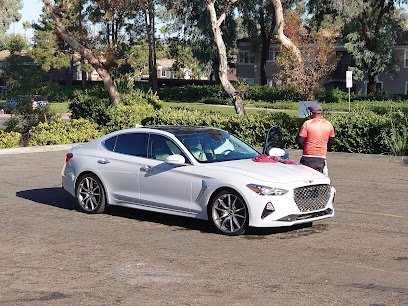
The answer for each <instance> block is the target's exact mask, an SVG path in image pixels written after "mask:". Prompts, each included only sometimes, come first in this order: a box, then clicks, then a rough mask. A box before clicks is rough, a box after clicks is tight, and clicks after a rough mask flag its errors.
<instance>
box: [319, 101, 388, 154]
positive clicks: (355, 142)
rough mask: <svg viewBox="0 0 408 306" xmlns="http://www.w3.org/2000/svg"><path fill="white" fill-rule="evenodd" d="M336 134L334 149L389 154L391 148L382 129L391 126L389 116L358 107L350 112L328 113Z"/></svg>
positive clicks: (327, 115) (327, 116)
mask: <svg viewBox="0 0 408 306" xmlns="http://www.w3.org/2000/svg"><path fill="white" fill-rule="evenodd" d="M325 117H326V118H327V119H328V120H329V121H330V122H331V123H332V124H333V126H334V131H335V134H336V137H335V142H334V146H333V150H334V151H337V152H349V153H366V154H388V153H390V148H389V146H388V145H387V144H386V142H385V141H384V137H383V134H382V131H383V130H385V129H387V128H388V127H389V126H390V120H389V117H388V116H383V115H379V114H376V113H374V112H372V111H370V110H366V109H364V108H357V109H355V110H353V111H352V112H351V113H349V114H334V113H333V114H326V116H325Z"/></svg>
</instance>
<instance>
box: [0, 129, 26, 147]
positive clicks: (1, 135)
mask: <svg viewBox="0 0 408 306" xmlns="http://www.w3.org/2000/svg"><path fill="white" fill-rule="evenodd" d="M21 137H22V135H21V134H20V133H17V132H5V131H3V130H0V148H1V149H3V148H15V147H18V146H19V145H20V142H21Z"/></svg>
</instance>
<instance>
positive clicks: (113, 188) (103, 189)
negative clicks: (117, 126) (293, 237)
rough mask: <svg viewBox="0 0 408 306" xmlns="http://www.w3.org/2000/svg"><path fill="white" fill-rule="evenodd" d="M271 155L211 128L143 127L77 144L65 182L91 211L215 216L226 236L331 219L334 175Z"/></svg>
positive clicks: (70, 154)
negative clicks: (118, 209)
mask: <svg viewBox="0 0 408 306" xmlns="http://www.w3.org/2000/svg"><path fill="white" fill-rule="evenodd" d="M271 135H272V137H275V136H274V135H276V134H273V133H268V137H271ZM270 143H271V140H268V139H267V141H266V145H268V144H270ZM269 152H271V154H272V152H273V154H274V156H275V157H268V156H267V155H261V154H259V153H258V152H257V151H256V150H255V149H253V148H252V147H250V146H249V145H247V144H246V143H244V142H243V141H241V140H239V139H238V138H236V137H234V136H232V135H231V134H229V133H227V132H225V131H223V130H220V129H217V128H212V127H185V126H152V127H138V128H133V129H127V130H121V131H117V132H113V133H111V134H107V135H105V136H102V137H100V138H98V139H96V140H93V141H91V142H89V143H85V144H80V145H75V146H73V147H72V148H71V150H70V151H69V152H68V153H67V154H66V159H65V164H64V166H63V169H62V186H63V188H64V189H65V190H66V191H68V192H69V193H70V194H71V195H73V196H74V197H76V199H77V202H78V206H79V209H80V210H81V211H83V212H86V213H101V212H103V211H104V210H105V207H106V205H108V204H110V205H119V206H126V207H131V208H138V209H144V210H149V211H155V212H161V213H166V214H173V215H179V216H185V217H191V218H197V219H204V220H209V221H210V222H211V224H212V225H213V226H214V229H215V230H216V231H218V232H220V233H222V234H226V235H239V234H243V233H244V232H245V230H246V229H247V227H249V226H253V227H280V226H291V225H295V224H300V223H311V222H314V221H317V220H321V219H325V218H329V217H332V216H333V214H334V210H333V200H334V195H335V189H334V187H332V186H331V182H330V178H328V177H326V176H324V175H323V174H321V173H320V172H317V171H315V170H313V169H312V168H309V167H306V166H303V165H301V164H298V163H295V162H293V161H290V160H287V159H286V160H285V159H282V158H280V157H283V156H284V155H285V151H284V150H281V149H279V148H271V150H270V151H269ZM277 155H279V156H280V157H277Z"/></svg>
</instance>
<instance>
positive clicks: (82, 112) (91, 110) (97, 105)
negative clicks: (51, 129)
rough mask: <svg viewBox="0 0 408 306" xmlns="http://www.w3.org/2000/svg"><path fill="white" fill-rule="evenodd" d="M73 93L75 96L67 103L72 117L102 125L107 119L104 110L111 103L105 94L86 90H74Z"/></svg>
mask: <svg viewBox="0 0 408 306" xmlns="http://www.w3.org/2000/svg"><path fill="white" fill-rule="evenodd" d="M74 95H75V98H74V99H73V100H72V102H71V104H70V105H69V110H70V111H71V118H72V119H79V118H85V119H88V120H92V121H95V122H96V123H98V125H102V126H103V125H105V124H106V123H107V122H108V121H109V118H107V116H106V110H107V108H108V107H109V106H110V105H111V104H112V103H111V101H110V100H109V97H107V95H103V94H98V93H95V92H94V91H88V90H86V91H85V92H83V91H79V90H78V91H75V93H74Z"/></svg>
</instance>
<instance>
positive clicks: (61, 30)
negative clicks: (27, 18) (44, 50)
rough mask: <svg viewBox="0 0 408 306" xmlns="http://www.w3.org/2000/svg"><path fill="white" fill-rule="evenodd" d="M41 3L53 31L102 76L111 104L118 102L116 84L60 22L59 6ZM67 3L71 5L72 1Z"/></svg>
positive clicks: (48, 2) (90, 53) (91, 54)
mask: <svg viewBox="0 0 408 306" xmlns="http://www.w3.org/2000/svg"><path fill="white" fill-rule="evenodd" d="M43 3H44V6H45V8H46V10H47V12H48V13H49V14H50V15H51V17H52V19H53V21H54V26H55V28H54V32H55V33H56V34H57V35H58V36H59V37H61V39H63V40H64V41H65V42H66V43H67V44H68V45H70V46H71V48H72V49H74V50H76V51H77V52H79V53H80V54H81V56H82V57H83V58H85V59H86V60H87V61H88V63H90V64H91V65H92V67H94V68H95V70H96V72H98V74H99V76H100V77H101V78H102V80H103V83H104V85H105V88H106V90H107V91H108V94H109V97H110V98H111V100H112V102H113V104H119V102H120V96H119V92H118V90H117V89H116V86H115V84H114V83H113V80H112V78H111V76H110V75H109V72H108V71H107V70H106V69H105V67H104V65H103V63H102V62H101V61H100V60H99V59H98V58H97V57H96V56H95V55H94V54H93V52H92V51H91V50H90V49H88V48H86V47H84V46H83V45H81V44H80V43H79V42H78V41H77V40H76V39H75V38H73V37H72V36H71V34H69V33H68V31H67V30H66V28H65V26H64V25H63V23H62V20H61V17H60V16H59V15H58V13H57V9H59V7H54V6H53V5H52V4H51V2H50V0H43ZM69 3H70V4H71V5H72V3H73V1H71V2H69Z"/></svg>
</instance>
